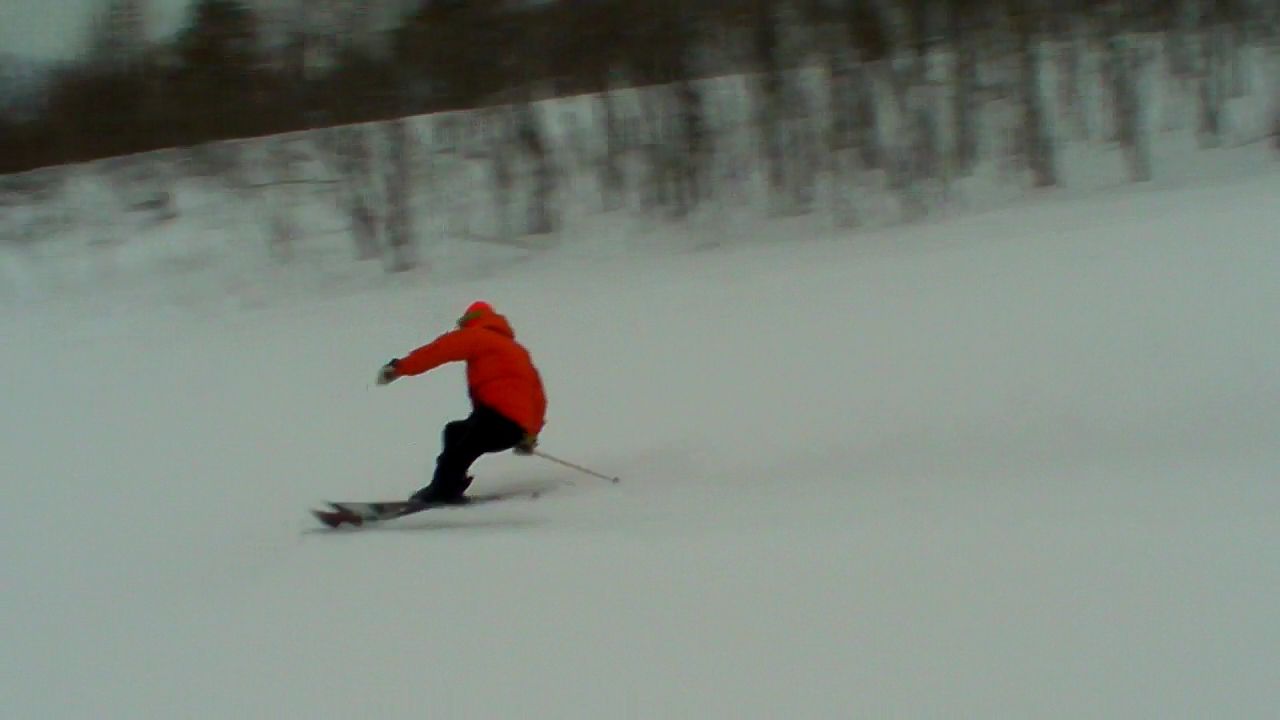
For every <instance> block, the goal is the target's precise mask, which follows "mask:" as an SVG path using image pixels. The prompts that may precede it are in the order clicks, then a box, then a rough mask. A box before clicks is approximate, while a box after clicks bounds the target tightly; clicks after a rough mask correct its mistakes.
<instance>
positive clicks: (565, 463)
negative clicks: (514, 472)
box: [533, 450, 622, 483]
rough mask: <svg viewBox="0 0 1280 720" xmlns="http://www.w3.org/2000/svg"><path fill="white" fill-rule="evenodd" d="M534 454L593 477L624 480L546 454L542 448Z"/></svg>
mask: <svg viewBox="0 0 1280 720" xmlns="http://www.w3.org/2000/svg"><path fill="white" fill-rule="evenodd" d="M533 454H534V455H537V456H538V457H540V458H542V459H543V460H550V461H551V462H553V463H556V464H559V465H563V466H565V467H567V468H570V469H573V470H577V471H578V472H580V473H585V474H587V475H590V476H591V477H593V478H599V479H601V480H608V481H609V482H612V483H616V482H621V481H622V478H619V477H609V476H608V475H605V474H603V473H598V472H596V471H595V470H591V469H589V468H584V467H582V466H581V465H575V464H573V463H571V462H569V461H567V460H561V459H560V458H558V457H555V456H554V455H548V454H546V453H544V452H542V451H541V450H534V451H533Z"/></svg>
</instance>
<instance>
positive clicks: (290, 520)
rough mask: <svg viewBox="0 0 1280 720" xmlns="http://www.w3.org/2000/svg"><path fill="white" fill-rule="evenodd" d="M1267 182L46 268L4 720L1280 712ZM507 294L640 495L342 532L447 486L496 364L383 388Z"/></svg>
mask: <svg viewBox="0 0 1280 720" xmlns="http://www.w3.org/2000/svg"><path fill="white" fill-rule="evenodd" d="M1224 152H1226V151H1224ZM1246 152H1249V151H1248V150H1246ZM1256 152H1258V153H1261V152H1263V151H1262V150H1261V149H1260V148H1259V149H1257V150H1256ZM1269 168H1270V166H1269V165H1258V166H1256V167H1255V169H1254V170H1252V171H1250V172H1245V173H1239V174H1236V175H1234V176H1224V177H1218V178H1215V179H1200V180H1197V181H1196V182H1187V183H1181V184H1179V183H1165V184H1163V185H1151V186H1117V187H1114V188H1112V191H1111V192H1107V193H1074V194H1073V193H1071V192H1062V193H1058V194H1050V195H1046V196H1044V197H1042V198H1040V199H1037V200H1035V201H1032V202H1028V203H1024V204H1019V205H1014V206H1008V207H1002V208H1001V207H997V208H992V209H990V210H988V211H987V212H982V213H970V214H963V215H958V216H956V217H952V218H949V219H946V220H945V221H942V222H922V223H916V224H911V225H907V226H903V227H896V228H887V229H880V230H874V231H869V232H855V231H850V230H839V229H833V228H832V227H830V226H827V225H824V224H823V223H822V222H821V221H817V220H814V219H812V218H804V217H801V218H789V219H773V220H770V221H768V222H766V223H763V224H750V225H741V226H738V227H736V228H734V229H733V241H732V242H726V241H723V240H724V236H725V235H726V234H727V233H726V232H724V231H725V227H726V226H724V225H723V224H722V225H719V226H716V225H714V224H709V225H704V226H698V225H697V224H696V223H695V224H693V225H690V226H687V227H685V229H684V230H679V229H675V228H678V227H680V226H662V225H657V226H655V227H653V228H651V233H650V234H651V235H652V238H643V239H641V238H638V237H625V238H619V237H616V236H614V237H610V236H607V235H606V236H603V237H602V239H601V240H600V242H599V243H597V244H596V245H594V246H592V247H591V249H590V250H586V249H584V245H582V244H574V243H565V244H564V245H563V246H561V247H559V248H556V249H553V250H548V251H545V252H535V253H522V252H518V251H515V250H511V251H510V252H508V253H507V255H499V254H498V251H496V250H492V249H483V248H480V247H479V246H478V245H477V244H476V243H474V242H471V243H467V242H459V243H455V244H453V245H445V244H441V245H439V246H437V247H436V248H435V249H434V250H433V251H432V252H433V253H435V254H434V255H433V256H432V257H431V258H429V259H430V260H431V267H430V269H429V270H423V271H421V272H417V273H409V274H406V275H401V276H396V277H392V278H390V279H385V278H382V277H381V276H380V275H378V271H376V270H375V273H374V274H373V275H370V276H369V277H368V278H367V279H362V278H363V276H355V277H354V279H353V276H347V277H343V278H336V279H333V278H330V277H329V276H326V275H323V274H319V275H315V274H313V275H312V279H313V283H312V285H310V286H308V287H307V289H306V290H305V291H302V290H299V288H298V286H297V284H296V283H294V282H292V281H293V280H296V277H297V276H295V275H289V274H287V273H286V274H284V275H282V276H280V278H279V279H280V284H279V285H278V286H274V287H273V286H272V285H270V284H261V285H253V286H251V287H250V286H245V287H239V288H228V293H229V294H228V295H227V296H226V297H228V298H235V302H231V301H224V302H221V303H220V302H217V301H215V300H214V298H215V297H216V295H215V294H214V293H212V292H208V293H185V294H184V292H183V291H184V289H188V288H189V287H194V286H196V285H198V283H199V282H200V281H201V279H202V278H204V277H206V275H202V274H201V271H200V267H199V266H197V267H194V268H192V267H186V268H169V275H168V276H167V277H169V283H170V284H169V285H166V286H164V288H163V290H164V292H165V293H169V294H170V295H169V296H171V297H178V298H179V299H180V300H179V302H177V303H176V304H175V303H168V304H166V303H164V302H161V301H159V300H158V298H159V297H161V296H162V294H161V293H160V292H159V291H156V292H152V291H151V290H148V289H147V288H144V287H142V285H143V283H142V281H141V278H140V276H139V277H133V276H127V275H126V276H125V278H126V281H121V280H120V277H121V276H120V275H119V274H116V275H113V274H111V272H110V270H111V269H110V268H106V269H104V268H95V269H94V270H93V272H94V273H96V274H94V275H93V277H95V278H99V282H98V284H97V285H94V286H92V289H90V290H88V291H81V292H78V293H77V292H70V291H67V292H63V291H62V290H61V289H60V290H59V291H58V292H49V293H43V292H41V291H40V289H39V287H37V285H38V281H39V280H40V277H39V276H37V275H34V274H31V273H29V272H28V271H29V270H30V268H29V267H27V266H24V265H20V264H18V260H17V258H18V256H17V255H10V256H8V259H11V260H13V261H14V262H13V263H10V264H8V265H7V267H8V268H9V271H8V273H7V274H6V275H5V276H3V278H0V279H3V281H4V283H5V285H4V287H5V288H6V289H7V294H6V299H7V301H8V302H7V304H6V305H5V306H4V308H3V313H2V314H0V319H2V321H3V338H4V341H3V343H0V363H2V366H3V372H0V378H2V379H0V382H3V383H4V390H3V393H2V397H3V398H4V404H5V408H6V410H5V412H3V413H0V422H2V423H3V425H2V426H0V457H3V458H4V459H5V464H4V465H5V473H4V485H3V487H4V502H3V503H0V547H3V550H2V551H0V553H2V556H0V585H3V587H4V591H3V594H0V610H2V614H3V617H4V618H5V622H4V623H3V625H0V647H2V648H3V650H2V651H0V714H3V715H4V716H6V717H14V718H19V717H25V718H35V717H48V718H54V717H56V718H104V717H112V718H138V717H185V718H248V717H272V718H295V717H296V718H303V717H309V718H316V717H342V716H355V717H379V718H397V717H405V718H407V717H424V716H425V717H442V718H443V717H540V718H603V717H610V718H615V717H616V718H641V717H644V718H659V717H672V718H674V717H685V718H718V717H725V718H730V717H732V718H743V717H758V718H766V717H780V716H788V717H799V718H834V717H937V718H954V717H1036V718H1050V717H1061V718H1080V717H1114V718H1138V717H1150V718H1156V717H1159V718H1175V717H1224V718H1226V717H1229V718H1266V717H1274V715H1275V709H1276V708H1277V707H1280V613H1278V612H1277V600H1276V598H1277V597H1278V596H1280V484H1278V483H1277V478H1280V442H1277V438H1280V402H1277V401H1278V400H1280V373H1277V368H1280V334H1278V333H1277V322H1276V319H1277V317H1280V245H1278V244H1277V242H1276V238H1277V237H1278V235H1277V230H1278V229H1280V203H1278V202H1276V198H1278V197H1280V172H1276V171H1275V170H1274V169H1269ZM717 227H718V228H719V230H716V228H717ZM708 228H710V229H708ZM192 239H193V241H195V240H196V239H197V238H192ZM650 240H652V241H650ZM610 243H612V244H610ZM466 253H471V254H469V255H468V254H466ZM85 257H86V258H88V257H89V256H87V255H86V256H85ZM465 258H470V259H471V260H473V261H474V262H471V264H467V263H466V262H465V261H464V259H465ZM86 262H89V261H87V260H86ZM15 268H17V269H15ZM23 268H26V269H23ZM151 271H155V268H151ZM293 272H296V273H298V274H300V275H306V274H307V273H310V272H312V270H311V269H309V268H307V267H305V265H304V266H303V267H302V268H301V269H295V270H294V271H293ZM153 274H155V273H154V272H153ZM103 278H105V279H103ZM113 278H114V279H113ZM330 280H332V282H331V283H330V284H331V286H332V287H331V288H330V291H329V292H327V293H325V294H324V296H323V297H321V293H320V292H318V291H317V286H319V287H323V286H324V285H325V284H326V283H327V282H330ZM63 289H65V288H63ZM477 298H483V299H486V300H489V301H490V302H492V303H494V304H495V305H496V306H497V307H498V308H499V310H500V311H502V312H504V313H505V314H506V315H507V316H508V317H509V319H510V320H511V322H512V324H513V325H514V327H515V329H516V332H517V334H518V337H519V338H520V339H521V340H523V341H524V342H525V343H526V345H527V346H528V347H529V348H530V349H531V351H532V352H533V354H534V357H535V359H536V361H537V362H538V364H539V366H540V368H541V370H542V373H543V376H544V379H545V382H546V385H547V391H548V395H549V398H550V410H549V424H548V427H547V430H546V431H545V432H544V434H543V439H542V440H543V443H542V445H543V448H544V449H545V450H546V451H548V452H550V453H552V454H555V455H558V456H563V457H564V458H565V459H568V460H571V461H573V462H576V463H580V464H584V465H587V466H589V467H591V468H593V469H596V470H599V471H600V472H603V473H606V474H608V475H615V474H616V475H619V476H621V477H622V482H621V483H620V484H618V485H611V484H608V483H601V482H599V481H597V480H594V479H592V478H590V477H587V476H585V475H581V474H578V473H575V472H574V471H572V470H569V469H566V468H563V467H561V466H557V465H554V464H552V463H549V462H546V461H544V460H541V459H538V458H519V457H514V456H511V455H504V456H491V457H489V458H485V459H483V460H481V461H480V463H478V464H477V466H476V468H475V471H476V473H477V475H478V480H477V482H476V485H475V489H476V491H495V490H502V489H505V488H512V487H535V488H543V489H546V490H547V491H548V492H546V493H544V494H543V496H542V497H541V498H540V499H538V500H536V501H511V502H508V503H503V504H498V505H489V506H484V507H475V508H464V509H457V510H441V511H432V512H428V513H424V514H421V515H417V516H414V517H411V518H406V519H403V520H401V521H396V522H393V523H390V524H388V525H386V526H382V527H378V528H373V529H366V530H361V531H356V532H330V531H321V530H320V528H319V526H318V525H317V524H316V523H315V521H314V520H313V519H312V518H310V516H309V515H308V514H307V509H308V508H309V507H312V506H315V505H318V504H319V503H320V502H321V501H323V500H326V499H335V500H337V499H352V500H367V499H398V498H401V497H403V496H405V495H407V494H408V493H409V492H411V491H413V490H415V489H417V488H418V487H420V486H421V485H422V484H424V483H425V482H426V480H427V478H428V476H429V473H430V468H431V466H432V463H433V459H434V456H435V454H436V452H437V451H438V449H439V440H438V434H439V430H440V428H441V426H442V425H443V424H444V423H445V422H447V421H448V420H450V419H453V418H457V417H460V416H462V415H463V414H465V413H466V411H467V401H466V397H465V392H464V388H463V378H462V372H461V368H460V367H458V366H451V367H448V368H445V369H441V370H438V371H435V372H433V373H430V374H428V375H426V376H423V377H419V378H413V379H407V380H404V381H402V382H398V383H396V384H394V385H391V386H388V387H386V388H378V387H373V386H372V380H373V376H374V372H375V371H376V369H377V368H378V366H379V365H380V364H381V363H383V362H385V361H386V360H387V359H389V358H391V357H394V356H396V355H400V354H403V353H404V352H406V351H408V350H410V349H412V348H413V347H415V346H417V345H418V344H421V343H423V342H425V341H427V340H430V339H431V338H432V337H434V336H435V335H436V334H437V333H439V332H442V331H444V330H446V329H447V328H448V327H449V326H450V325H451V323H452V322H453V320H454V318H455V317H456V316H457V314H458V313H459V312H460V311H461V309H462V308H463V307H465V305H466V303H468V302H470V301H471V300H474V299H477Z"/></svg>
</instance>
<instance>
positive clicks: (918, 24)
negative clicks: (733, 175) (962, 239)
mask: <svg viewBox="0 0 1280 720" xmlns="http://www.w3.org/2000/svg"><path fill="white" fill-rule="evenodd" d="M1277 28H1280V0H1128V1H1120V2H1117V1H1114V0H995V1H994V2H990V1H986V0H693V1H682V0H559V1H558V2H537V3H530V2H504V1H502V0H426V1H423V2H415V3H404V2H394V1H393V0H273V1H272V2H267V1H266V0H260V1H259V2H251V1H249V0H197V2H195V3H194V5H193V6H192V8H191V11H190V16H189V21H188V22H187V24H186V26H185V28H184V29H183V30H182V31H180V32H179V33H178V34H177V35H176V36H174V37H172V38H171V39H169V40H166V41H164V42H159V43H157V42H151V41H149V40H148V38H150V37H151V36H152V35H153V34H154V33H153V30H152V28H151V27H150V23H149V18H148V12H147V3H146V1H145V0H103V5H102V6H101V8H100V12H99V14H98V15H97V17H96V21H95V22H94V24H93V27H92V30H91V31H90V33H89V35H88V37H87V38H86V41H85V48H84V55H83V60H82V61H81V62H79V63H76V64H74V65H72V66H70V67H67V68H65V69H64V70H62V71H61V72H59V73H58V75H57V77H56V79H55V81H54V82H53V83H52V85H51V87H50V88H49V90H48V93H47V97H46V98H45V99H44V102H43V103H42V104H41V105H40V107H39V108H38V109H37V112H34V113H26V114H25V116H24V117H23V118H22V119H14V118H7V119H6V118H0V172H4V173H10V172H16V171H21V170H26V169H31V168H37V167H42V166H47V165H53V164H61V163H67V162H73V161H86V160H92V159H97V158H103V157H110V156H117V155H123V154H129V153H137V152H142V151H148V150H153V149H157V148H164V147H182V146H192V145H197V144H201V143H206V142H210V141H216V140H223V139H228V138H242V137H251V136H258V135H267V134H275V133H281V132H287V131H292V130H299V129H306V128H316V127H326V126H337V125H343V124H349V123H356V122H362V121H371V120H380V119H387V118H393V117H402V116H406V115H412V114H420V113H427V112H432V111H438V110H446V109H459V108H473V107H480V106H486V105H494V104H504V103H514V102H523V101H528V100H530V99H535V98H546V97H551V96H559V95H567V94H577V93H586V92H599V91H603V90H606V89H609V88H620V87H635V86H644V85H655V84H663V85H671V86H672V87H673V88H674V93H673V96H672V103H674V105H675V106H676V108H677V110H678V115H679V116H680V117H682V118H684V120H683V122H685V123H687V125H688V127H687V130H688V131H689V132H690V133H692V134H693V135H692V137H690V138H689V143H690V146H691V148H690V149H692V150H693V151H695V152H697V151H698V150H699V147H698V143H699V142H700V141H699V139H698V137H697V133H698V132H699V129H698V128H699V127H701V126H702V125H703V123H701V121H700V119H699V107H700V104H701V103H702V98H701V97H700V96H699V93H698V91H697V89H696V88H695V87H694V86H693V85H691V84H690V81H691V80H695V79H697V78H702V77H711V76H716V75H725V74H736V73H751V74H752V75H753V77H755V78H758V82H756V83H755V84H754V87H753V96H752V101H753V105H754V108H755V117H756V121H757V123H758V125H759V128H760V140H761V142H762V145H763V147H764V149H765V155H766V157H768V158H770V163H769V168H768V174H769V177H770V178H771V180H772V182H775V183H783V182H785V175H786V173H787V172H788V171H787V168H786V162H785V159H784V158H783V157H781V154H782V152H783V146H784V145H785V144H786V138H785V137H783V136H784V135H785V133H786V127H785V126H786V124H787V118H789V117H793V116H794V115H795V114H796V113H798V112H804V111H807V110H812V109H813V108H806V107H805V106H804V100H803V95H802V94H801V93H797V92H796V91H795V89H794V87H792V84H793V82H794V81H793V80H791V79H790V75H789V71H790V70H794V69H797V68H820V69H822V70H824V71H825V72H824V76H825V77H826V78H827V82H828V83H829V92H828V97H829V98H830V101H831V103H832V105H833V106H834V107H832V108H830V110H831V111H832V117H833V121H832V127H831V138H830V139H831V140H832V142H834V143H835V144H836V145H837V146H841V147H855V146H856V148H857V149H858V151H859V154H860V155H861V156H862V159H863V161H865V162H866V163H868V164H870V165H871V166H872V167H877V166H884V164H885V163H886V162H889V161H891V160H895V161H896V162H898V167H897V170H898V171H899V174H900V175H903V177H901V178H900V180H901V181H903V182H906V181H907V180H908V179H909V178H908V177H907V175H910V174H912V173H920V172H924V173H930V172H934V171H935V169H931V167H932V166H935V165H937V164H938V163H940V162H944V161H945V162H946V163H948V168H949V169H950V170H955V171H959V172H964V171H966V170H967V169H969V168H971V167H972V165H973V163H974V162H975V161H976V159H977V156H978V141H977V136H978V128H977V127H976V122H977V121H976V117H977V116H976V114H975V113H976V109H977V108H978V107H979V105H980V103H982V102H983V100H984V97H985V96H984V93H985V94H990V90H991V88H990V83H989V82H988V81H986V80H983V77H982V76H983V73H981V72H979V69H980V68H990V67H998V68H1001V72H1003V73H1004V75H1005V78H1006V80H1007V82H1005V84H1004V86H1003V89H1002V90H1001V92H1005V90H1007V91H1008V92H1009V93H1011V94H1012V96H1013V97H1014V98H1015V100H1016V101H1017V104H1018V106H1019V107H1020V110H1019V112H1020V113H1021V114H1022V117H1023V119H1024V123H1023V125H1022V132H1021V133H1020V142H1021V143H1023V145H1024V149H1025V156H1026V158H1027V161H1028V163H1029V164H1030V168H1031V170H1032V171H1033V173H1034V175H1035V178H1036V182H1037V183H1038V184H1052V183H1053V182H1055V176H1056V173H1055V169H1054V158H1053V151H1052V143H1051V142H1050V137H1051V129H1050V128H1049V127H1047V119H1046V117H1045V115H1046V109H1045V106H1044V105H1045V100H1046V94H1045V93H1046V92H1047V91H1046V89H1045V88H1044V87H1042V78H1043V76H1044V72H1043V70H1044V68H1045V67H1050V66H1051V67H1053V69H1054V71H1055V73H1056V75H1057V77H1058V82H1057V83H1056V85H1057V89H1056V93H1057V94H1058V97H1057V98H1054V100H1055V105H1056V106H1058V107H1065V108H1067V109H1068V112H1070V109H1071V108H1072V107H1073V106H1076V105H1078V104H1079V103H1078V97H1077V96H1078V93H1079V88H1078V87H1074V86H1073V83H1077V82H1079V81H1080V77H1081V75H1080V68H1081V66H1082V62H1083V60H1082V59H1083V58H1085V57H1086V56H1088V55H1089V54H1090V53H1094V54H1097V55H1100V56H1101V57H1103V58H1104V62H1103V75H1104V77H1105V81H1106V84H1107V92H1109V93H1110V94H1111V96H1112V102H1113V106H1114V108H1115V122H1114V124H1113V128H1112V130H1111V132H1112V134H1113V138H1114V139H1115V140H1118V141H1119V142H1120V143H1121V144H1123V145H1124V146H1125V147H1126V149H1127V150H1128V151H1129V152H1130V154H1131V166H1132V174H1133V175H1134V177H1136V178H1141V177H1142V176H1144V175H1145V174H1147V173H1149V169H1147V168H1146V166H1147V165H1148V164H1149V160H1148V159H1147V158H1146V156H1145V150H1144V138H1143V132H1144V131H1143V129H1142V127H1141V125H1140V122H1139V120H1138V118H1139V117H1140V112H1141V103H1142V101H1143V100H1142V97H1141V93H1140V92H1139V88H1138V86H1137V84H1138V70H1139V68H1140V67H1142V66H1144V65H1145V64H1146V63H1150V62H1153V61H1160V62H1163V63H1164V64H1165V65H1166V66H1167V72H1168V73H1169V74H1171V75H1173V76H1176V77H1179V78H1181V79H1184V80H1185V82H1186V83H1187V84H1188V85H1189V86H1191V87H1193V88H1194V96H1195V97H1196V113H1197V116H1198V122H1199V126H1200V127H1199V129H1200V131H1201V134H1202V136H1203V138H1204V141H1205V142H1206V143H1207V144H1211V143H1213V142H1215V141H1216V140H1217V138H1218V137H1220V136H1221V133H1222V120H1221V118H1222V107H1223V106H1224V103H1225V102H1226V101H1227V100H1228V99H1229V98H1231V97H1233V96H1235V95H1238V94H1240V93H1242V92H1244V88H1243V87H1242V85H1243V84H1244V83H1245V82H1246V79H1245V78H1244V77H1243V76H1242V72H1241V70H1240V58H1241V53H1242V52H1244V51H1245V49H1246V48H1249V47H1256V46H1258V45H1259V44H1274V42H1275V33H1276V32H1277ZM1152 38H1156V39H1158V42H1155V43H1154V44H1153V43H1152V42H1150V41H1151V39H1152ZM1135 39H1141V40H1140V41H1135ZM1153 54H1156V55H1157V57H1152V55H1153ZM939 58H944V61H943V63H942V64H943V67H941V68H940V67H939ZM878 83H886V84H887V86H888V87H890V88H891V98H892V99H891V105H893V107H892V108H891V111H892V113H893V115H894V116H895V117H897V118H898V119H899V122H900V123H905V124H906V125H907V126H909V127H907V128H906V129H905V130H899V132H906V133H907V137H909V138H910V142H907V143H906V144H908V145H912V146H915V147H916V153H917V155H918V156H917V157H914V158H913V159H908V160H903V159H901V158H896V159H895V158H890V157H885V156H884V148H883V147H882V146H881V145H882V143H880V142H878V141H877V138H879V137H881V136H882V132H883V128H882V127H881V125H882V124H883V120H882V117H881V115H882V114H883V112H884V111H882V110H881V109H878V108H877V107H875V102H874V101H873V96H874V95H875V91H874V90H873V86H875V85H876V84H878ZM940 102H942V103H946V105H947V107H946V108H945V111H946V112H945V113H943V112H939V110H940V108H939V105H938V103H940ZM797 103H799V105H797ZM941 117H946V118H947V120H946V123H947V124H948V125H949V126H950V127H948V128H945V129H944V128H940V127H938V125H939V123H940V120H939V118H941ZM1076 129H1077V130H1078V131H1080V132H1085V131H1087V129H1085V128H1082V127H1080V128H1076ZM944 130H945V135H946V137H948V138H950V139H949V140H948V143H947V145H948V147H949V148H950V149H949V150H948V152H947V153H946V155H947V157H945V158H940V157H938V156H937V153H938V152H940V151H939V150H938V148H939V145H940V137H942V135H941V133H943V132H944Z"/></svg>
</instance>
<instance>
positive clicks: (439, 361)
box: [391, 330, 473, 377]
mask: <svg viewBox="0 0 1280 720" xmlns="http://www.w3.org/2000/svg"><path fill="white" fill-rule="evenodd" d="M472 346H473V343H472V341H471V338H470V333H469V332H468V331H466V330H454V331H453V332H447V333H445V334H444V335H441V336H440V337H438V338H436V339H435V340H433V341H431V342H430V343H427V344H426V345H423V346H422V347H420V348H418V349H417V350H414V351H413V352H411V353H409V354H408V355H405V356H404V357H402V358H398V359H396V360H394V361H393V362H392V363H391V364H392V365H393V366H394V367H395V373H396V376H397V377H405V376H406V375H421V374H422V373H424V372H426V371H428V370H431V369H432V368H437V367H440V366H441V365H444V364H445V363H450V362H458V361H461V360H466V359H467V356H468V355H470V354H471V350H472Z"/></svg>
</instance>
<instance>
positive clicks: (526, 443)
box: [513, 435, 538, 455]
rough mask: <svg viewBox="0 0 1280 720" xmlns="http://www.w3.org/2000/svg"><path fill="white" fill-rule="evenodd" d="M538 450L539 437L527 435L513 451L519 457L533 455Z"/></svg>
mask: <svg viewBox="0 0 1280 720" xmlns="http://www.w3.org/2000/svg"><path fill="white" fill-rule="evenodd" d="M537 448H538V436H537V435H525V436H524V438H523V439H522V440H521V441H520V442H518V443H516V446H515V447H514V448H513V450H514V451H515V454H517V455H532V454H533V451H534V450H536V449H537Z"/></svg>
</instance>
